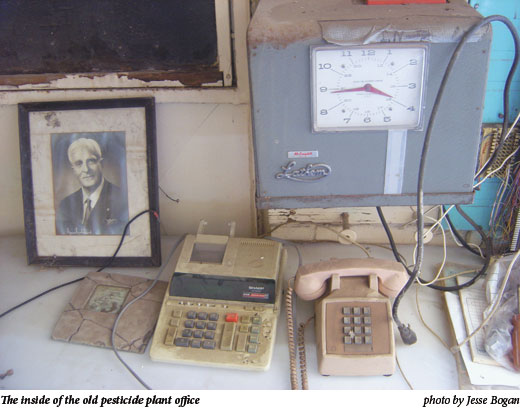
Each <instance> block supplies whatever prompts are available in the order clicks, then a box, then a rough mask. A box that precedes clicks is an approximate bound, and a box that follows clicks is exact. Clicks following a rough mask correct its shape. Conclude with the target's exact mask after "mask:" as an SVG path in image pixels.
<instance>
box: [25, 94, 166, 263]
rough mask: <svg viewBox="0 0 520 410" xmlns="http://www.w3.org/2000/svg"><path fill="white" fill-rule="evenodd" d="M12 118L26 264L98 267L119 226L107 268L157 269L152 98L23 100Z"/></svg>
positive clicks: (158, 254) (154, 131) (113, 240)
mask: <svg viewBox="0 0 520 410" xmlns="http://www.w3.org/2000/svg"><path fill="white" fill-rule="evenodd" d="M18 120H19V131H20V156H21V168H22V191H23V205H24V220H25V237H26V247H27V260H28V263H29V264H44V265H57V266H104V265H105V264H107V263H108V262H109V261H111V259H112V256H113V254H114V252H115V251H116V249H117V247H118V244H119V242H120V240H121V236H122V234H123V233H124V231H125V228H126V234H125V239H124V241H123V243H122V246H121V248H120V249H119V251H118V254H117V255H116V257H115V258H113V260H112V261H111V262H110V265H111V266H158V265H160V263H161V254H160V231H159V223H158V218H157V216H158V209H159V199H158V177H157V150H156V135H155V134H156V126H155V103H154V99H153V98H127V99H107V100H85V101H53V102H36V103H23V104H19V105H18ZM87 208H88V209H87ZM140 213H143V214H142V215H141V216H139V217H137V218H135V220H134V221H133V222H132V223H131V224H128V225H127V222H128V221H129V220H132V219H133V218H134V217H136V216H137V215H138V214H140Z"/></svg>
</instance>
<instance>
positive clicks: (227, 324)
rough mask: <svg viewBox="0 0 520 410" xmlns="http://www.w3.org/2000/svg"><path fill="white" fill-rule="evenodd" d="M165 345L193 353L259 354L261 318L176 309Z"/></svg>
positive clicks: (251, 315)
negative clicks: (197, 351) (222, 351)
mask: <svg viewBox="0 0 520 410" xmlns="http://www.w3.org/2000/svg"><path fill="white" fill-rule="evenodd" d="M171 317H172V318H171V320H170V327H169V328H168V330H167V332H166V337H165V339H164V344H165V345H169V346H177V347H183V348H193V349H207V350H215V349H220V350H224V351H233V350H234V351H237V352H247V353H250V354H254V353H257V351H258V347H259V343H260V338H259V335H260V334H261V332H262V318H261V317H260V316H258V315H255V314H254V313H251V314H248V313H245V314H240V315H239V314H238V313H235V312H231V313H226V314H225V315H223V314H219V313H217V312H208V311H195V310H189V311H187V312H184V311H182V310H178V309H174V310H173V311H172V314H171Z"/></svg>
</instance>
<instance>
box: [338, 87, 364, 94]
mask: <svg viewBox="0 0 520 410" xmlns="http://www.w3.org/2000/svg"><path fill="white" fill-rule="evenodd" d="M356 91H366V89H365V87H357V88H345V89H343V90H337V91H332V94H336V93H351V92H356Z"/></svg>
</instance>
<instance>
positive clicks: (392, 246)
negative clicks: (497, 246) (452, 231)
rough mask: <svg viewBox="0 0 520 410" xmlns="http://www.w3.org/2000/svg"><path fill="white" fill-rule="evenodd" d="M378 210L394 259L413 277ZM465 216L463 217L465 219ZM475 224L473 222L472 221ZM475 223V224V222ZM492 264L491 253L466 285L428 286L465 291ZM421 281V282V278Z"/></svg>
mask: <svg viewBox="0 0 520 410" xmlns="http://www.w3.org/2000/svg"><path fill="white" fill-rule="evenodd" d="M376 210H377V213H378V215H379V219H380V221H381V224H382V225H383V229H384V230H385V232H386V235H387V237H388V241H389V242H390V247H391V248H392V253H393V254H394V258H395V260H396V261H398V262H400V263H401V264H402V265H403V266H404V268H405V269H406V271H407V272H408V275H410V277H411V276H412V271H411V270H410V269H409V267H408V266H407V265H406V264H405V263H404V262H403V260H402V258H401V255H400V254H399V252H398V250H397V245H396V243H395V240H394V238H393V235H392V232H391V230H390V227H389V226H388V223H387V221H386V218H385V216H384V214H383V210H382V209H381V207H376ZM464 215H465V216H466V217H468V216H467V215H466V214H464ZM464 215H463V217H464ZM468 218H469V217H468ZM472 222H473V221H472ZM473 223H474V222H473ZM478 228H479V230H480V231H481V232H482V229H481V228H480V227H478ZM486 240H487V241H489V239H486ZM490 263H491V253H488V254H487V255H486V258H485V260H484V265H483V266H482V268H481V269H480V271H479V272H478V273H477V274H476V275H475V276H474V277H473V278H471V279H470V280H468V281H467V282H465V283H462V284H460V285H455V286H440V285H435V284H430V285H428V287H429V288H432V289H435V290H439V291H442V292H450V291H457V290H460V289H464V288H466V287H468V286H471V285H472V284H473V283H475V281H476V280H477V279H478V278H480V277H481V276H482V275H484V273H486V271H487V269H488V267H489V264H490ZM419 280H421V279H420V278H419Z"/></svg>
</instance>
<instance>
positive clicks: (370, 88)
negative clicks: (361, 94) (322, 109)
mask: <svg viewBox="0 0 520 410" xmlns="http://www.w3.org/2000/svg"><path fill="white" fill-rule="evenodd" d="M356 91H366V92H367V93H372V94H377V95H382V96H384V97H389V98H393V97H392V96H391V95H389V94H387V93H385V92H383V91H381V90H378V89H377V88H375V87H373V86H372V85H371V84H365V85H364V86H363V87H356V88H346V89H344V90H338V91H332V94H336V93H350V92H356Z"/></svg>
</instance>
